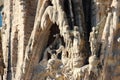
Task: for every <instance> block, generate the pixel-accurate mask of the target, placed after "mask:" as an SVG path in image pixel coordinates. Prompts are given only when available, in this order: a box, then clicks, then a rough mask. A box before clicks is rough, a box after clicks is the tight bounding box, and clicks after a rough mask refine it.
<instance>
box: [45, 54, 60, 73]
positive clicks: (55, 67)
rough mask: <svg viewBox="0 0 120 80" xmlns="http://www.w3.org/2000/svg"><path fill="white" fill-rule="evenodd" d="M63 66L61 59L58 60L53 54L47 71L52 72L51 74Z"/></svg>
mask: <svg viewBox="0 0 120 80" xmlns="http://www.w3.org/2000/svg"><path fill="white" fill-rule="evenodd" d="M61 65H62V62H61V61H60V60H59V59H57V55H56V54H52V55H51V59H49V60H48V63H47V69H48V70H50V71H51V72H52V71H57V70H58V69H59V68H60V66H61Z"/></svg>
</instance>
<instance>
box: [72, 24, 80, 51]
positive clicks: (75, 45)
mask: <svg viewBox="0 0 120 80" xmlns="http://www.w3.org/2000/svg"><path fill="white" fill-rule="evenodd" d="M79 46H80V33H79V30H78V26H74V31H73V48H74V49H73V50H74V53H79Z"/></svg>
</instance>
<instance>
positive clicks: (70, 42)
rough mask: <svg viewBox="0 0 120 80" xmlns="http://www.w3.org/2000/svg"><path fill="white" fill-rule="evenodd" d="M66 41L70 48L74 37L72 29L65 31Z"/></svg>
mask: <svg viewBox="0 0 120 80" xmlns="http://www.w3.org/2000/svg"><path fill="white" fill-rule="evenodd" d="M64 41H65V43H66V44H65V47H67V48H70V47H71V46H72V39H71V33H70V31H69V30H68V31H66V32H64Z"/></svg>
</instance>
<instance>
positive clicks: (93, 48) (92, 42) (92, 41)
mask: <svg viewBox="0 0 120 80" xmlns="http://www.w3.org/2000/svg"><path fill="white" fill-rule="evenodd" d="M96 36H97V32H96V30H95V27H93V28H92V32H91V33H90V39H89V42H90V47H91V52H92V55H95V54H96V48H97V47H96V46H97V45H96V44H97V37H96Z"/></svg>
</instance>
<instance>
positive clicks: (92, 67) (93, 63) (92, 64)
mask: <svg viewBox="0 0 120 80" xmlns="http://www.w3.org/2000/svg"><path fill="white" fill-rule="evenodd" d="M98 63H99V60H98V58H97V56H96V55H92V56H90V57H89V70H88V72H89V74H90V73H91V72H93V73H95V74H98V69H97V66H98Z"/></svg>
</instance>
